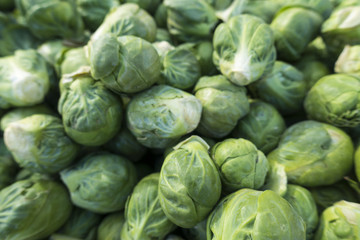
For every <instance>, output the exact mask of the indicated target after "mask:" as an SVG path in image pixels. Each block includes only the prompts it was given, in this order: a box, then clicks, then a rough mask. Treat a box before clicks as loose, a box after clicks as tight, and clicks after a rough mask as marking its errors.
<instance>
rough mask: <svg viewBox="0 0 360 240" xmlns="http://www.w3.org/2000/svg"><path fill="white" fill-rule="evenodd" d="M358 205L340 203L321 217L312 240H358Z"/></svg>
mask: <svg viewBox="0 0 360 240" xmlns="http://www.w3.org/2000/svg"><path fill="white" fill-rule="evenodd" d="M359 226H360V204H358V203H352V202H347V201H340V202H337V203H335V204H334V206H332V207H329V208H327V209H326V210H325V211H324V212H323V213H322V215H321V218H320V225H319V227H318V229H317V231H316V234H315V237H314V240H328V239H358V238H359Z"/></svg>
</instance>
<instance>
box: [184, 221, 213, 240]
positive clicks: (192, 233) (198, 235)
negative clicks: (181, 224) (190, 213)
mask: <svg viewBox="0 0 360 240" xmlns="http://www.w3.org/2000/svg"><path fill="white" fill-rule="evenodd" d="M206 223H207V219H205V220H204V221H202V222H199V223H198V224H196V225H195V226H194V227H192V228H183V229H182V232H183V233H184V235H185V236H186V237H187V239H191V240H206Z"/></svg>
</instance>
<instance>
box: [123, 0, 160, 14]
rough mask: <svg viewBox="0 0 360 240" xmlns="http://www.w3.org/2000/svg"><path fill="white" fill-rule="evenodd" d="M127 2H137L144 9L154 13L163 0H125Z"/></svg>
mask: <svg viewBox="0 0 360 240" xmlns="http://www.w3.org/2000/svg"><path fill="white" fill-rule="evenodd" d="M125 2H126V3H136V4H137V5H139V7H141V8H142V9H145V10H146V11H147V12H149V13H151V14H154V13H155V11H156V9H157V8H158V6H159V5H160V3H161V2H162V0H125Z"/></svg>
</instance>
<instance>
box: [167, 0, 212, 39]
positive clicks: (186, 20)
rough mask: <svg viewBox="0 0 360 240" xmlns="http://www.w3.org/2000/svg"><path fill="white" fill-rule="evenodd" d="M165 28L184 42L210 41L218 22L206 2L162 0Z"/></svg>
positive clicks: (205, 0)
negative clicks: (164, 12) (165, 11)
mask: <svg viewBox="0 0 360 240" xmlns="http://www.w3.org/2000/svg"><path fill="white" fill-rule="evenodd" d="M163 4H164V5H165V7H166V9H167V27H168V29H169V32H170V33H171V34H172V35H173V36H174V37H175V38H176V39H179V40H181V41H185V42H196V41H199V40H206V39H210V38H211V35H212V32H213V30H214V28H215V26H216V24H217V22H218V19H217V17H216V15H215V10H214V8H213V7H212V6H211V5H210V3H209V1H208V0H164V2H163Z"/></svg>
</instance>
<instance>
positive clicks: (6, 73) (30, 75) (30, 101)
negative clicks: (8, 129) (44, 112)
mask: <svg viewBox="0 0 360 240" xmlns="http://www.w3.org/2000/svg"><path fill="white" fill-rule="evenodd" d="M0 66H1V68H0V76H1V78H0V108H3V109H6V108H9V107H12V106H16V107H25V106H33V105H36V104H39V103H41V102H42V101H43V100H44V98H45V95H46V94H47V92H48V91H49V87H50V81H49V75H48V68H47V65H46V61H45V60H44V59H43V58H42V57H41V56H40V55H39V54H38V53H37V52H36V51H35V50H32V49H29V50H17V51H16V52H15V55H13V56H8V57H2V58H0Z"/></svg>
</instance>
